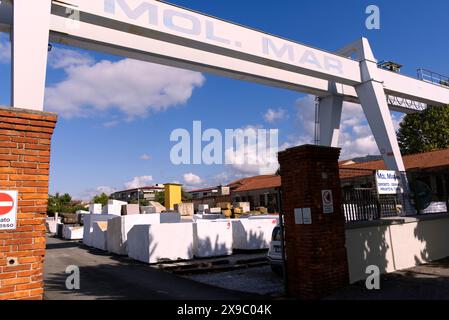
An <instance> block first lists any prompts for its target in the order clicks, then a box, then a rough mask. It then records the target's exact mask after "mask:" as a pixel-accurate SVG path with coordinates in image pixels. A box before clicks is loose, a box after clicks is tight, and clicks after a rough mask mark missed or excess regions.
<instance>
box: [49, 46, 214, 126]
mask: <svg viewBox="0 0 449 320" xmlns="http://www.w3.org/2000/svg"><path fill="white" fill-rule="evenodd" d="M61 50H63V49H59V50H58V51H56V56H57V57H55V58H53V62H52V64H53V65H54V66H56V67H59V68H64V71H65V72H66V74H67V78H66V79H65V80H63V81H61V82H59V83H57V84H55V85H52V86H50V87H48V88H47V89H46V95H45V105H46V108H47V109H48V110H49V111H55V112H58V113H59V114H60V115H61V116H63V117H66V118H70V117H87V116H91V115H95V114H98V112H106V111H108V110H110V109H116V110H119V111H121V112H122V113H123V114H125V115H126V116H127V118H128V120H131V119H133V118H135V117H145V116H147V115H148V114H150V113H151V112H160V111H164V110H166V109H168V108H170V107H173V106H177V105H180V104H184V103H186V102H187V100H188V99H189V98H190V97H191V95H192V92H193V90H194V89H195V88H197V87H201V86H202V85H203V83H204V81H205V78H204V77H203V75H202V74H201V73H198V72H193V71H187V70H181V69H176V68H172V67H167V66H162V65H157V64H152V63H148V62H143V61H137V60H132V59H123V60H120V61H116V62H112V61H107V60H103V61H100V62H97V63H92V62H91V58H90V57H89V56H83V55H82V54H80V53H78V52H75V53H73V52H67V51H61ZM69 51H70V50H69Z"/></svg>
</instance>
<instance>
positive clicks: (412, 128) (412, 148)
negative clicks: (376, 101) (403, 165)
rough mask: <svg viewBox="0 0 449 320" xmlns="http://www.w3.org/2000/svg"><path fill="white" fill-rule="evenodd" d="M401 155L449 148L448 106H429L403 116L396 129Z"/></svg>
mask: <svg viewBox="0 0 449 320" xmlns="http://www.w3.org/2000/svg"><path fill="white" fill-rule="evenodd" d="M398 142H399V147H400V148H401V152H402V154H403V155H407V154H416V153H423V152H429V151H435V150H440V149H446V148H449V106H445V107H429V108H427V109H426V110H424V111H423V112H420V113H414V114H408V115H406V116H405V117H404V120H403V121H402V123H401V125H400V128H399V131H398Z"/></svg>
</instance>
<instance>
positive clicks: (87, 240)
mask: <svg viewBox="0 0 449 320" xmlns="http://www.w3.org/2000/svg"><path fill="white" fill-rule="evenodd" d="M115 217H117V216H116V215H107V214H86V215H84V218H83V219H84V233H83V243H84V244H85V245H86V246H89V247H92V237H93V232H94V228H93V224H94V222H97V221H108V220H110V219H112V218H115Z"/></svg>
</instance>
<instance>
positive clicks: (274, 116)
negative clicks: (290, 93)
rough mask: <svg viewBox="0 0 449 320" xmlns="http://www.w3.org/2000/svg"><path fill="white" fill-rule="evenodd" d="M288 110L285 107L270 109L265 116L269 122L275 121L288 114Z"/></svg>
mask: <svg viewBox="0 0 449 320" xmlns="http://www.w3.org/2000/svg"><path fill="white" fill-rule="evenodd" d="M286 114H287V113H286V111H285V110H284V109H277V110H274V109H271V108H270V109H268V110H267V112H266V113H265V115H264V116H263V117H264V119H265V121H266V122H268V123H273V122H275V121H277V120H282V119H284V118H285V116H286Z"/></svg>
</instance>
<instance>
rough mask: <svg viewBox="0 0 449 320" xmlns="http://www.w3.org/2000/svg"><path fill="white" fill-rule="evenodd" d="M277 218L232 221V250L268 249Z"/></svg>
mask: <svg viewBox="0 0 449 320" xmlns="http://www.w3.org/2000/svg"><path fill="white" fill-rule="evenodd" d="M277 223H278V218H277V217H266V218H257V219H251V218H250V219H236V220H232V230H233V232H232V233H233V241H232V242H233V249H239V250H259V249H268V248H269V247H270V243H271V235H272V233H273V229H274V227H276V225H277Z"/></svg>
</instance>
